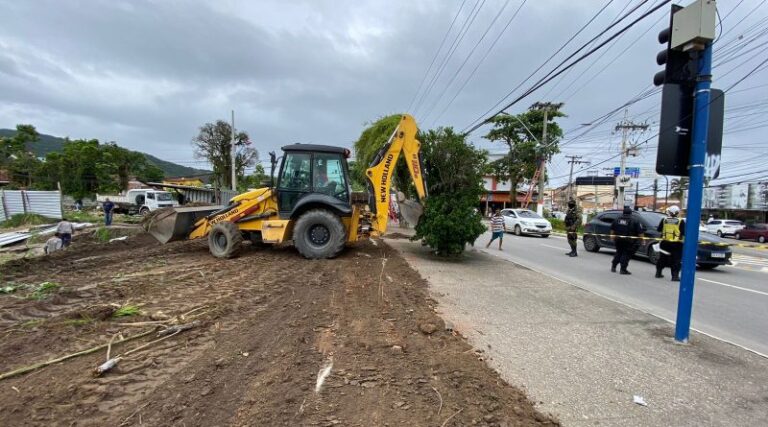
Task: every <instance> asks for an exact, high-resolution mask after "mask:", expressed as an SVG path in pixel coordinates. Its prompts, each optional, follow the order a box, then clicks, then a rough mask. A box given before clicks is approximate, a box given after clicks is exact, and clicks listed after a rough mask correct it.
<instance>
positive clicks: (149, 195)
mask: <svg viewBox="0 0 768 427" xmlns="http://www.w3.org/2000/svg"><path fill="white" fill-rule="evenodd" d="M147 199H152V200H155V193H147Z"/></svg>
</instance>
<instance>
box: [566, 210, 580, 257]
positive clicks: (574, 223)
mask: <svg viewBox="0 0 768 427" xmlns="http://www.w3.org/2000/svg"><path fill="white" fill-rule="evenodd" d="M580 225H581V215H579V211H578V210H577V209H576V200H573V199H571V200H568V212H566V213H565V231H567V232H568V234H567V236H568V245H570V246H571V251H570V252H568V253H566V255H568V256H570V257H574V256H578V254H577V253H576V241H577V239H578V237H579V236H578V235H577V234H576V232H577V231H578V229H579V226H580Z"/></svg>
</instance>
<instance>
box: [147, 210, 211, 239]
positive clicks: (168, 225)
mask: <svg viewBox="0 0 768 427" xmlns="http://www.w3.org/2000/svg"><path fill="white" fill-rule="evenodd" d="M223 208H224V206H194V207H189V208H183V207H182V208H169V209H163V210H161V211H158V212H157V213H153V214H154V215H153V214H150V215H151V216H150V217H149V218H147V219H146V223H145V228H146V229H147V231H148V232H149V234H151V235H152V237H154V238H155V239H157V241H159V242H160V243H168V242H175V241H177V240H186V239H187V236H189V233H191V232H192V229H193V227H194V225H195V223H196V222H197V221H198V220H199V219H200V218H205V217H206V216H208V215H210V214H211V213H213V212H216V211H218V210H221V209H223Z"/></svg>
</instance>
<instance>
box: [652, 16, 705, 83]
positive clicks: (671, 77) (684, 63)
mask: <svg viewBox="0 0 768 427" xmlns="http://www.w3.org/2000/svg"><path fill="white" fill-rule="evenodd" d="M682 9H683V7H682V6H678V5H676V4H673V5H672V12H671V13H670V14H669V27H667V28H665V29H664V30H663V31H661V32H660V33H659V43H661V44H665V45H667V46H666V49H664V50H662V51H661V52H659V53H658V54H657V55H656V63H657V64H659V65H664V71H659V72H658V73H656V75H654V76H653V84H654V85H656V86H661V85H663V84H666V83H674V84H683V85H690V86H691V87H693V85H694V84H695V83H696V58H695V51H693V50H686V51H683V50H682V49H680V48H679V47H678V48H674V47H673V46H672V32H673V31H674V28H675V25H674V23H675V13H677V12H678V11H680V10H682Z"/></svg>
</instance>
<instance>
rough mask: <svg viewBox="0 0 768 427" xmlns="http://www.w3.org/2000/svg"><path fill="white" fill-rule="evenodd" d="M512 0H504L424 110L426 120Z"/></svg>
mask: <svg viewBox="0 0 768 427" xmlns="http://www.w3.org/2000/svg"><path fill="white" fill-rule="evenodd" d="M510 1H511V0H506V1H505V2H504V5H503V6H502V7H501V9H499V12H498V13H497V14H496V16H494V17H493V19H492V20H491V23H490V24H488V27H487V28H486V29H485V31H484V32H483V34H482V35H481V36H480V38H479V39H478V40H477V42H475V45H474V46H472V48H471V49H470V50H469V54H467V56H466V57H465V58H464V61H463V62H462V63H461V65H460V66H459V68H458V69H457V70H456V71H455V72H454V73H453V76H452V77H451V78H450V80H448V83H447V84H446V85H445V87H444V88H443V90H442V91H440V95H439V96H438V97H437V99H436V100H435V102H433V103H432V106H431V107H430V108H428V109H427V110H426V111H424V114H423V117H424V120H425V121H426V120H427V117H429V115H430V114H432V111H433V110H434V109H435V108H436V107H437V105H438V104H439V103H440V100H442V99H443V96H445V93H446V92H447V91H448V89H449V88H450V87H451V84H453V82H454V81H455V80H456V77H458V76H459V73H461V70H463V69H464V66H465V65H467V62H469V59H470V58H472V55H474V54H475V52H476V51H477V47H478V46H480V43H482V42H483V40H485V36H487V35H488V33H489V32H490V31H491V28H493V25H494V24H496V21H497V20H498V19H499V18H500V17H501V15H502V14H503V13H504V10H506V9H507V6H509V2H510Z"/></svg>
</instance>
